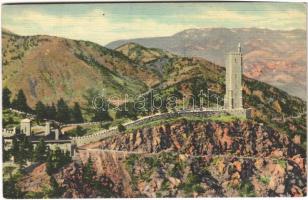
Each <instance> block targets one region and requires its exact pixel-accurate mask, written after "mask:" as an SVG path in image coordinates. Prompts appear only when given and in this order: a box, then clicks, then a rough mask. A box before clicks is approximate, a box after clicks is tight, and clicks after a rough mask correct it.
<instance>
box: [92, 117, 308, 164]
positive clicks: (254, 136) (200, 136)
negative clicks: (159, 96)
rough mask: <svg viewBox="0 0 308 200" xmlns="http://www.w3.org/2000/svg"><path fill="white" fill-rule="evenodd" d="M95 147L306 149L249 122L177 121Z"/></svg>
mask: <svg viewBox="0 0 308 200" xmlns="http://www.w3.org/2000/svg"><path fill="white" fill-rule="evenodd" d="M96 147H99V148H101V149H112V150H120V151H137V152H155V153H157V152H160V151H174V152H179V153H183V154H184V153H185V154H189V155H217V154H226V153H232V154H234V155H250V156H251V155H253V156H256V155H257V156H260V157H261V156H263V157H267V156H271V157H276V158H280V157H284V158H288V157H292V156H294V155H302V156H303V157H305V156H306V153H305V150H304V149H302V148H301V147H300V146H298V145H296V144H295V143H294V142H293V141H292V140H291V139H290V138H289V137H287V136H286V135H283V134H280V133H278V132H277V131H275V130H274V129H272V128H269V127H267V126H263V125H262V124H261V125H260V124H256V123H252V122H249V121H247V122H240V121H234V122H229V123H223V122H189V121H186V120H182V121H178V122H176V123H173V124H163V125H160V126H156V127H153V128H144V129H139V130H136V131H133V132H130V133H126V134H124V135H117V136H115V137H112V138H108V139H106V140H104V141H102V142H101V143H98V144H97V146H96Z"/></svg>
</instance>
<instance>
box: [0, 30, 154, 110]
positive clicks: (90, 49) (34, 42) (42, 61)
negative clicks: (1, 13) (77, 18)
mask: <svg viewBox="0 0 308 200" xmlns="http://www.w3.org/2000/svg"><path fill="white" fill-rule="evenodd" d="M2 41H3V42H2V47H3V49H2V53H3V59H2V60H3V85H4V86H7V87H8V88H9V89H10V90H11V91H12V92H13V96H14V95H15V94H16V93H17V91H18V90H19V89H23V91H24V92H25V94H26V96H27V99H28V103H29V105H30V106H33V105H34V104H35V103H36V102H37V101H38V100H42V101H43V102H45V103H51V102H55V101H57V100H58V99H59V98H60V97H63V98H64V99H65V100H68V101H69V102H73V101H79V102H80V101H81V102H83V98H82V96H83V95H84V94H85V92H86V91H87V90H88V89H90V88H95V90H98V91H99V90H101V89H103V88H104V89H105V93H106V94H107V95H117V94H122V93H123V92H126V93H129V94H133V95H134V94H138V93H140V92H144V91H146V90H147V87H148V86H151V85H153V84H157V80H158V77H157V75H155V74H154V73H153V72H151V71H150V70H148V69H146V68H145V67H143V66H138V65H136V64H134V63H133V62H131V61H130V60H129V59H128V58H127V57H126V56H124V55H123V54H121V53H118V52H117V51H113V50H110V49H107V48H104V47H102V46H99V45H97V44H95V43H91V42H86V41H75V40H69V39H65V38H58V37H51V36H18V35H15V34H12V33H10V32H7V31H3V40H2Z"/></svg>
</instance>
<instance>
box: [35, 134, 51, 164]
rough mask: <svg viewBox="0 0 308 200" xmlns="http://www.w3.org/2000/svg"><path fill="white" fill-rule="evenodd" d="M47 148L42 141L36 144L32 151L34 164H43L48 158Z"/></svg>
mask: <svg viewBox="0 0 308 200" xmlns="http://www.w3.org/2000/svg"><path fill="white" fill-rule="evenodd" d="M48 153H49V151H48V148H47V145H46V143H45V142H44V140H43V139H41V140H40V142H39V143H38V144H37V146H36V147H35V150H34V160H35V161H36V162H45V161H46V160H47V157H48Z"/></svg>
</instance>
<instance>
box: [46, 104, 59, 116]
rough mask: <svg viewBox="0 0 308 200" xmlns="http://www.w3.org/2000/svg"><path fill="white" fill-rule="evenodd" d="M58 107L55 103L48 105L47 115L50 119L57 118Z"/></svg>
mask: <svg viewBox="0 0 308 200" xmlns="http://www.w3.org/2000/svg"><path fill="white" fill-rule="evenodd" d="M56 115H57V109H56V106H55V104H54V103H52V104H51V106H47V107H46V117H47V118H48V119H56Z"/></svg>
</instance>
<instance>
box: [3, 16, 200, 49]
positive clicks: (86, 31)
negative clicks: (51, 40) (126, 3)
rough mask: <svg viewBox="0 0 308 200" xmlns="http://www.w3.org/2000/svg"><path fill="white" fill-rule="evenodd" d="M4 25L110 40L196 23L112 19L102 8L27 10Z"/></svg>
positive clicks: (160, 33) (26, 32)
mask: <svg viewBox="0 0 308 200" xmlns="http://www.w3.org/2000/svg"><path fill="white" fill-rule="evenodd" d="M7 17H8V18H10V20H7V21H6V20H5V22H6V23H4V27H6V28H8V29H9V30H11V31H13V32H16V33H18V34H21V35H33V34H47V35H55V36H61V37H68V38H71V39H82V40H91V41H94V42H98V43H100V44H106V43H108V42H111V41H113V40H118V39H127V38H135V37H153V36H167V35H171V34H174V33H176V32H178V31H182V30H184V29H187V28H194V27H196V26H194V25H182V24H167V23H162V22H158V21H155V20H152V19H133V20H131V21H130V22H120V21H118V22H117V21H114V20H110V19H109V18H108V16H103V15H102V13H101V11H99V10H93V11H91V12H89V13H86V14H83V15H79V16H78V17H75V16H68V15H67V16H55V15H48V14H45V13H41V12H38V11H25V12H23V13H20V15H18V16H10V17H9V16H7Z"/></svg>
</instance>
